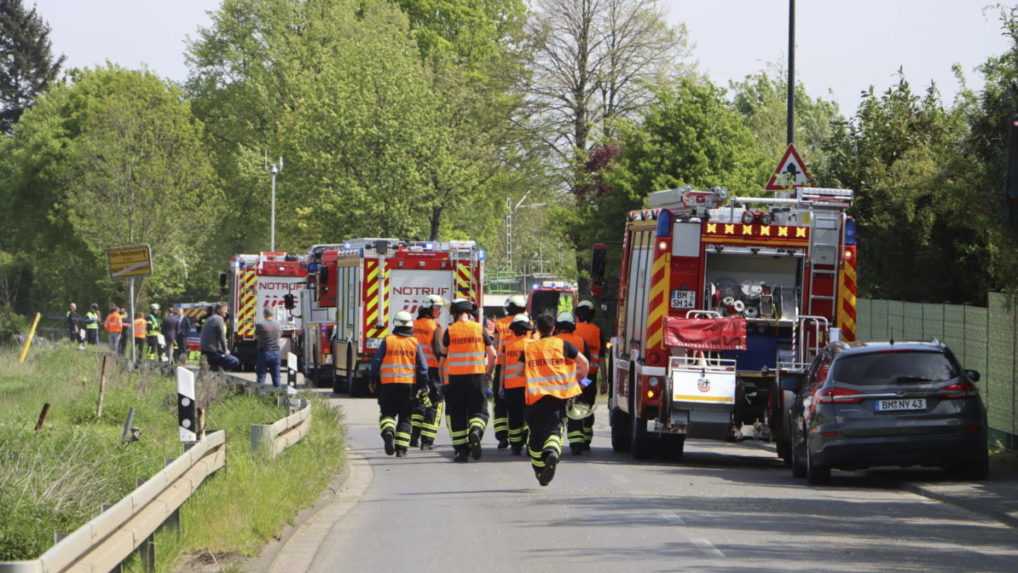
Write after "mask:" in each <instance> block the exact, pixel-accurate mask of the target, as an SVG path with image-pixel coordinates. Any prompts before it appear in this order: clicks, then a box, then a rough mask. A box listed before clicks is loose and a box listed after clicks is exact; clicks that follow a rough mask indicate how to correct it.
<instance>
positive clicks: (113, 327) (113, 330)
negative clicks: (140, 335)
mask: <svg viewBox="0 0 1018 573" xmlns="http://www.w3.org/2000/svg"><path fill="white" fill-rule="evenodd" d="M103 329H104V330H106V334H107V336H108V337H109V339H110V350H111V351H112V352H114V353H116V352H117V351H118V350H120V333H121V332H123V330H124V321H123V320H122V319H121V318H120V309H119V308H117V305H113V306H111V307H110V313H109V314H107V315H106V320H105V321H104V322H103Z"/></svg>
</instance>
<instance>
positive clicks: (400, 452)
mask: <svg viewBox="0 0 1018 573" xmlns="http://www.w3.org/2000/svg"><path fill="white" fill-rule="evenodd" d="M406 452H407V449H406V448H405V447H403V446H396V457H397V458H405V457H406Z"/></svg>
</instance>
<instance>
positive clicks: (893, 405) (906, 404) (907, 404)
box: [877, 398, 926, 412]
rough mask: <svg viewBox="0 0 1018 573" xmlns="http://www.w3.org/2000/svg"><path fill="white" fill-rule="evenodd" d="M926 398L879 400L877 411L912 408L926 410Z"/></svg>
mask: <svg viewBox="0 0 1018 573" xmlns="http://www.w3.org/2000/svg"><path fill="white" fill-rule="evenodd" d="M925 409H926V398H903V399H900V400H880V401H879V402H877V412H908V411H910V410H925Z"/></svg>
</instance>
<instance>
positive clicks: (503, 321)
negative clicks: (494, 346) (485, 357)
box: [495, 316, 513, 366]
mask: <svg viewBox="0 0 1018 573" xmlns="http://www.w3.org/2000/svg"><path fill="white" fill-rule="evenodd" d="M512 322H513V317H512V316H503V317H502V318H500V319H498V320H496V321H495V334H497V335H498V345H499V349H498V355H497V356H496V358H495V364H498V365H500V366H505V364H506V363H505V362H503V361H502V348H501V347H502V344H503V342H502V341H504V340H507V339H508V337H510V336H512V335H513V331H511V330H509V325H510V324H512Z"/></svg>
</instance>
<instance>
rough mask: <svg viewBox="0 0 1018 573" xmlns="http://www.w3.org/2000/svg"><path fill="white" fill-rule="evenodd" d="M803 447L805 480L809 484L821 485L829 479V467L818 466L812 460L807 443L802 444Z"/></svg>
mask: <svg viewBox="0 0 1018 573" xmlns="http://www.w3.org/2000/svg"><path fill="white" fill-rule="evenodd" d="M804 444H805V442H804ZM803 449H805V450H806V481H808V482H809V483H810V485H823V484H826V483H827V482H829V481H831V468H829V467H827V466H818V465H816V464H815V463H814V462H813V453H812V452H810V450H809V445H808V444H807V445H804V447H803Z"/></svg>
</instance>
